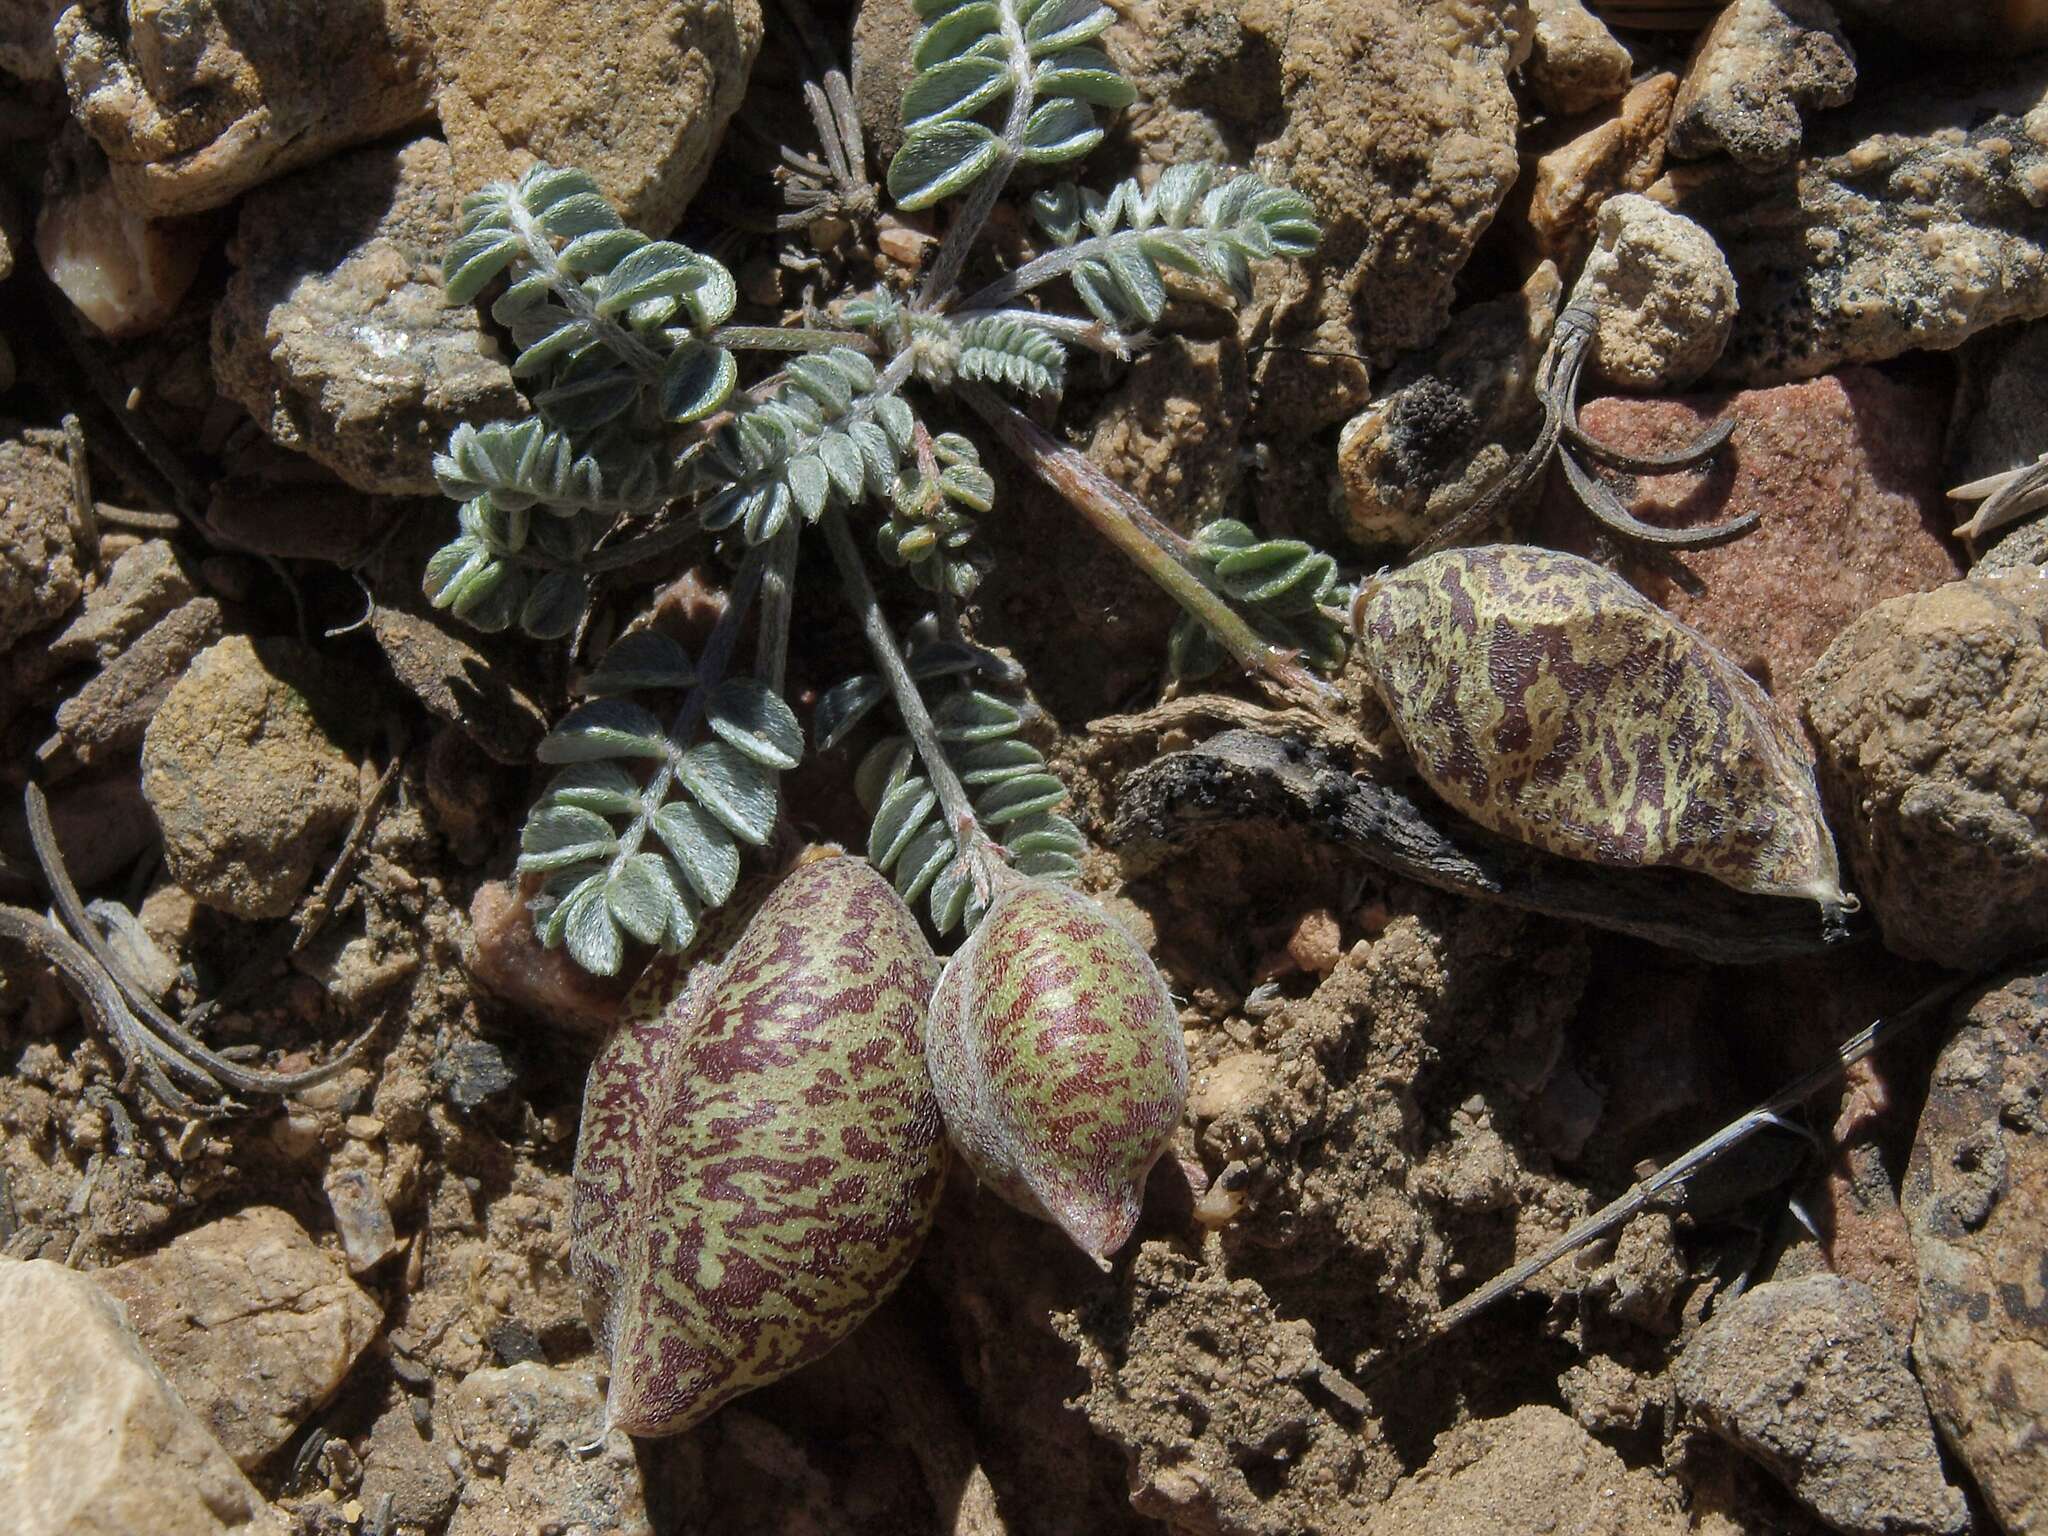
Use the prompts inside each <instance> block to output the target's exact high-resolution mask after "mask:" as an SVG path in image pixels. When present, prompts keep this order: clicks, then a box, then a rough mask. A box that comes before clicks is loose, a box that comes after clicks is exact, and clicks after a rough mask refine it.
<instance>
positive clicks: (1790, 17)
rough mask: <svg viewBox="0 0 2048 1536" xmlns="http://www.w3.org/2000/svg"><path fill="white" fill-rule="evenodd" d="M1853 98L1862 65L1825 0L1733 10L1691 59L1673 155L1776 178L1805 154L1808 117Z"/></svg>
mask: <svg viewBox="0 0 2048 1536" xmlns="http://www.w3.org/2000/svg"><path fill="white" fill-rule="evenodd" d="M1855 94H1856V58H1855V55H1854V54H1852V53H1851V52H1850V51H1849V44H1848V40H1847V39H1845V38H1844V37H1843V36H1842V30H1841V25H1840V23H1839V22H1838V21H1837V20H1836V18H1835V13H1834V12H1833V11H1832V10H1831V9H1829V7H1828V4H1827V0H1735V3H1734V4H1733V5H1731V6H1729V7H1728V8H1727V9H1726V10H1724V11H1723V12H1721V14H1720V15H1719V16H1718V17H1717V18H1715V21H1714V24H1713V26H1711V27H1709V28H1708V29H1707V31H1706V33H1705V35H1703V36H1702V37H1701V38H1700V41H1699V45H1698V47H1696V48H1695V49H1694V50H1693V56H1692V63H1691V64H1690V65H1689V66H1688V67H1687V69H1686V72H1685V84H1684V86H1683V87H1682V88H1681V89H1680V91H1679V93H1678V105H1677V106H1676V107H1675V108H1674V109H1673V111H1672V114H1671V153H1672V154H1674V155H1676V156H1678V157H1679V158H1680V159H1684V160H1697V159H1700V158H1701V157H1703V156H1706V155H1713V154H1725V155H1727V156H1728V157H1729V158H1730V159H1731V160H1733V161H1735V162H1736V163H1737V164H1738V165H1742V166H1745V167H1747V168H1748V169H1750V170H1752V171H1771V170H1776V169H1777V168H1778V167H1779V166H1781V165H1784V164H1785V163H1786V162H1788V161H1789V160H1791V158H1792V157H1793V156H1794V155H1796V154H1798V153H1799V143H1800V139H1801V137H1802V135H1803V134H1804V132H1805V124H1804V114H1806V113H1808V112H1812V111H1815V110H1817V109H1819V108H1823V107H1839V106H1843V105H1845V104H1846V103H1847V102H1848V100H1849V98H1850V97H1851V96H1853V95H1855Z"/></svg>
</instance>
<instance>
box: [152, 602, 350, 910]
mask: <svg viewBox="0 0 2048 1536" xmlns="http://www.w3.org/2000/svg"><path fill="white" fill-rule="evenodd" d="M317 672H318V663H317V660H316V659H314V658H311V657H309V656H307V655H306V653H304V651H303V650H302V649H301V648H300V647H299V646H297V645H296V644H293V643H291V642H288V641H277V640H266V641H262V642H260V643H259V642H255V641H252V640H250V639H248V638H247V637H245V636H242V635H234V636H230V637H229V638H228V639H226V640H223V641H221V642H220V643H219V644H218V645H215V646H212V647H210V648H209V649H207V650H206V651H204V652H202V653H201V654H200V655H198V656H197V657H195V658H194V659H193V661H192V665H191V667H190V669H189V670H188V671H187V672H186V673H185V675H184V676H183V677H181V678H180V679H179V680H178V682H177V684H176V686H175V687H173V688H172V689H171V691H170V694H169V696H168V697H166V698H165V700H164V702H163V707H162V708H161V709H160V710H158V711H157V713H156V716H155V718H154V719H152V720H151V721H150V723H149V729H148V734H147V735H146V736H145V737H144V738H143V742H142V792H143V794H144V795H145V796H147V797H148V799H149V804H150V808H151V809H152V810H153V811H155V812H156V819H157V823H158V825H160V826H161V827H162V828H163V833H164V861H165V863H166V864H167V865H169V867H170V871H171V875H172V878H174V879H175V880H176V881H177V882H178V883H179V884H180V885H182V886H183V887H184V888H185V889H186V890H187V891H189V892H191V893H192V895H193V896H195V897H196V898H198V899H199V900H200V901H202V902H204V903H206V904H207V905H208V906H210V907H218V908H220V909H221V910H222V911H224V912H229V913H232V914H233V915H234V916H236V917H240V918H247V919H252V920H253V919H261V918H273V917H283V916H285V915H286V914H287V913H289V912H290V911H291V909H292V904H293V903H294V902H296V901H297V900H298V898H299V893H300V892H301V891H303V890H304V889H305V888H306V884H307V882H308V881H309V880H311V879H312V877H313V872H314V869H315V868H316V867H317V864H318V861H319V857H320V854H321V853H322V851H323V850H324V848H325V847H326V845H327V844H328V843H329V842H330V841H331V840H332V839H333V838H335V837H337V836H339V835H340V833H341V831H342V829H343V828H345V827H346V826H347V825H348V824H349V822H350V820H351V819H353V817H354V815H355V811H356V800H357V787H356V770H355V765H354V763H352V762H351V761H350V760H349V758H348V755H347V754H346V753H345V752H343V751H342V750H341V748H339V747H338V746H336V745H335V744H334V742H333V740H332V738H331V737H330V736H329V735H328V733H327V730H326V728H325V727H324V726H323V725H322V723H321V720H320V718H319V716H318V715H316V714H315V712H314V707H313V705H312V703H311V702H309V700H308V697H307V694H306V693H305V692H304V691H302V684H303V681H304V680H306V679H317ZM327 702H329V703H330V706H331V701H327Z"/></svg>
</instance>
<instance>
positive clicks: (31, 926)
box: [0, 784, 376, 1117]
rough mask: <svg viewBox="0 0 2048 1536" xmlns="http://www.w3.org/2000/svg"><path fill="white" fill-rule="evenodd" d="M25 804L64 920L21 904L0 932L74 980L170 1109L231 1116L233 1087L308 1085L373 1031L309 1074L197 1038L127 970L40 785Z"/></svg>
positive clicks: (4, 913) (258, 1090)
mask: <svg viewBox="0 0 2048 1536" xmlns="http://www.w3.org/2000/svg"><path fill="white" fill-rule="evenodd" d="M26 802H27V808H28V830H29V840H30V842H31V843H32V844H33V845H34V847H35V854H36V862H37V863H38V864H39V865H40V866H41V867H42V872H43V878H44V880H45V881H46V882H47V883H48V885H49V888H50V899H51V901H52V903H53V904H54V905H55V906H56V909H57V915H58V917H59V919H60V920H61V922H62V925H63V926H62V927H61V928H60V927H58V926H57V925H56V924H53V923H51V922H50V921H49V920H48V919H46V918H43V917H40V916H38V915H36V914H35V913H32V912H27V911H24V910H22V909H20V908H11V907H10V908H0V919H4V921H0V935H5V936H7V937H10V938H13V939H16V940H17V941H18V942H20V943H23V944H26V945H27V946H29V947H30V948H31V949H33V950H34V951H36V952H37V953H38V954H40V955H42V956H43V957H44V958H45V959H47V960H49V961H50V963H51V964H53V965H55V966H56V967H57V968H58V970H59V971H60V972H61V973H62V974H63V975H64V976H65V977H66V978H67V979H68V980H70V981H71V982H72V984H73V986H74V987H75V988H77V990H78V993H79V996H80V998H81V1001H83V1002H84V1004H85V1006H86V1008H87V1010H88V1011H89V1012H90V1013H91V1014H92V1016H93V1019H94V1021H95V1022H96V1023H98V1024H99V1025H100V1027H101V1028H102V1029H104V1030H105V1031H106V1032H107V1034H108V1035H109V1037H111V1038H112V1040H113V1042H114V1045H115V1048H116V1049H117V1050H118V1051H119V1052H120V1053H121V1057H122V1060H123V1061H124V1062H125V1063H126V1064H127V1066H128V1069H129V1072H130V1074H131V1075H133V1074H138V1073H139V1074H140V1076H141V1078H142V1081H143V1083H144V1085H145V1086H146V1087H147V1088H148V1089H149V1090H150V1092H151V1094H152V1095H153V1096H154V1097H155V1098H156V1099H157V1100H158V1101H159V1102H160V1103H162V1104H163V1105H164V1106H165V1107H166V1108H168V1109H170V1110H172V1111H173V1112H174V1113H176V1114H179V1115H183V1116H187V1117H198V1116H201V1115H207V1114H232V1113H236V1112H238V1111H241V1110H243V1109H245V1108H246V1106H244V1105H241V1104H238V1103H236V1102H235V1101H234V1100H233V1099H232V1098H230V1097H229V1095H230V1093H231V1092H237V1093H249V1094H285V1093H296V1092H297V1091H298V1090H300V1089H301V1088H310V1087H312V1086H313V1085H314V1084H315V1083H322V1082H325V1081H327V1079H329V1078H331V1077H333V1076H334V1075H335V1074H337V1073H339V1072H341V1071H343V1070H344V1069H345V1068H347V1067H348V1066H349V1065H350V1064H351V1063H352V1062H353V1061H354V1060H355V1058H356V1055H357V1053H358V1052H360V1051H361V1050H362V1048H363V1046H364V1045H366V1044H367V1043H368V1042H369V1039H370V1037H371V1035H373V1034H375V1033H376V1029H375V1026H372V1027H371V1028H370V1029H368V1030H365V1031H364V1032H363V1033H362V1034H361V1035H359V1036H357V1037H356V1039H355V1040H353V1041H351V1042H350V1044H349V1046H348V1047H347V1049H345V1050H344V1051H343V1052H342V1053H341V1054H340V1055H339V1056H337V1057H335V1059H334V1060H332V1061H330V1062H328V1063H326V1064H325V1065H324V1066H318V1067H312V1068H309V1069H307V1070H306V1071H304V1072H264V1071H258V1070H253V1069H251V1068H248V1067H244V1066H242V1065H240V1064H239V1063H237V1062H233V1061H230V1060H228V1059H227V1058H226V1057H225V1056H222V1055H220V1054H219V1053H217V1052H215V1051H213V1050H212V1049H210V1048H209V1047H207V1046H206V1045H204V1044H202V1043H201V1042H200V1041H198V1040H196V1039H194V1038H193V1036H192V1035H191V1034H190V1033H189V1032H188V1031H187V1030H186V1029H185V1028H184V1026H183V1025H181V1024H179V1023H178V1021H177V1020H175V1019H173V1018H172V1017H171V1016H170V1015H169V1014H168V1013H166V1012H164V1010H163V1009H162V1008H161V1007H160V1006H159V1005H158V1004H157V1001H156V999H155V998H153V997H151V996H150V995H149V993H148V991H147V990H146V989H145V988H143V987H142V985H141V984H140V983H138V982H137V981H136V980H135V978H134V977H133V976H132V975H130V974H129V973H128V971H127V969H126V967H124V966H123V965H122V963H121V961H120V958H119V957H118V956H117V955H115V953H114V951H113V949H112V948H111V947H110V946H109V945H108V944H107V942H106V940H105V939H104V938H103V937H102V936H101V934H100V931H99V928H98V926H97V925H96V924H95V923H94V922H93V920H92V918H91V916H90V915H89V914H88V913H87V912H86V910H85V902H84V900H83V899H82V898H81V897H80V896H79V894H78V887H77V886H76V885H74V884H73V883H72V880H71V874H70V871H68V870H67V869H66V868H65V867H64V858H63V855H62V853H61V852H60V851H59V849H58V847H57V834H56V829H55V828H54V827H53V826H52V825H51V823H50V807H49V802H48V801H47V800H45V799H44V798H43V792H42V790H41V789H39V788H38V787H37V786H35V785H33V784H31V785H30V786H29V787H28V792H27V796H26ZM166 1071H168V1072H170V1073H172V1074H175V1075H176V1076H177V1077H179V1078H181V1079H182V1080H184V1081H186V1082H188V1083H191V1084H192V1085H193V1086H194V1087H196V1088H198V1089H199V1090H201V1092H203V1093H205V1094H207V1095H209V1100H208V1101H200V1100H195V1099H193V1098H192V1097H191V1096H190V1095H188V1094H185V1093H184V1092H182V1091H180V1090H179V1089H177V1088H176V1087H175V1086H173V1085H172V1084H171V1082H170V1081H169V1079H168V1078H167V1077H166V1075H165V1073H166Z"/></svg>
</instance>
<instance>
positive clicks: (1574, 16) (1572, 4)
mask: <svg viewBox="0 0 2048 1536" xmlns="http://www.w3.org/2000/svg"><path fill="white" fill-rule="evenodd" d="M1532 9H1533V10H1534V11H1535V13H1536V35H1535V38H1534V41H1533V44H1532V46H1531V49H1530V53H1529V62H1528V65H1527V66H1526V69H1525V72H1526V73H1527V75H1528V77H1529V84H1530V86H1531V87H1532V88H1533V89H1534V91H1535V93H1536V99H1537V100H1538V101H1540V102H1542V103H1543V105H1544V106H1545V107H1546V108H1547V109H1549V110H1550V111H1552V112H1560V113H1563V114H1565V115H1567V116H1570V115H1572V114H1574V113H1579V112H1588V111H1591V110H1592V109H1593V108H1594V107H1597V106H1599V105H1600V103H1601V102H1603V101H1612V100H1613V99H1614V98H1615V97H1617V96H1619V95H1620V94H1621V93H1622V92H1623V91H1626V90H1627V89H1628V77H1629V76H1630V75H1631V74H1632V73H1633V72H1634V70H1635V61H1634V60H1633V59H1631V58H1630V57H1629V52H1628V50H1627V49H1626V48H1624V47H1622V46H1621V44H1620V43H1618V42H1616V41H1615V40H1614V34H1613V33H1612V32H1610V31H1608V30H1607V28H1606V26H1605V25H1604V24H1603V23H1602V22H1601V20H1600V18H1599V17H1597V16H1595V15H1594V14H1593V13H1592V12H1590V11H1588V10H1587V9H1586V8H1585V6H1583V5H1581V4H1580V3H1579V0H1534V4H1533V6H1532Z"/></svg>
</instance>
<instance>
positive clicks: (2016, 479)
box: [1948, 453, 2048, 544]
mask: <svg viewBox="0 0 2048 1536" xmlns="http://www.w3.org/2000/svg"><path fill="white" fill-rule="evenodd" d="M1948 494H1949V499H1950V500H1952V501H1974V502H1977V503H1979V505H1978V507H1977V510H1976V511H1975V512H1974V513H1973V514H1972V515H1971V517H1970V520H1969V521H1968V522H1966V523H1960V524H1958V525H1957V527H1956V537H1957V538H1959V539H1968V540H1969V541H1970V542H1971V543H1973V544H1974V543H1976V542H1977V541H1978V540H1980V539H1982V538H1983V537H1984V535H1985V534H1987V533H1990V532H1992V531H1994V530H1995V529H1999V528H2003V527H2006V526H2007V525H2008V524H2011V523H2016V522H2018V521H2019V520H2020V519H2021V518H2023V517H2025V516H2027V515H2028V514H2029V513H2031V512H2038V511H2039V510H2040V509H2041V508H2043V507H2048V453H2044V454H2042V455H2041V457H2040V458H2038V459H2036V460H2035V461H2034V462H2033V463H2031V464H2022V465H2020V467H2019V468H2017V469H2008V470H2006V471H2005V472H2004V473H2002V474H1996V475H1986V476H1985V477H1984V478H1983V479H1982V480H1972V481H1971V482H1970V483H1969V484H1968V485H1959V486H1957V487H1956V488H1955V489H1954V490H1952V491H1950V492H1949V493H1948Z"/></svg>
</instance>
